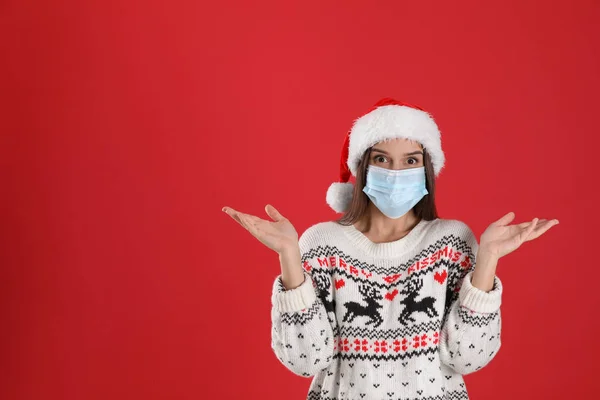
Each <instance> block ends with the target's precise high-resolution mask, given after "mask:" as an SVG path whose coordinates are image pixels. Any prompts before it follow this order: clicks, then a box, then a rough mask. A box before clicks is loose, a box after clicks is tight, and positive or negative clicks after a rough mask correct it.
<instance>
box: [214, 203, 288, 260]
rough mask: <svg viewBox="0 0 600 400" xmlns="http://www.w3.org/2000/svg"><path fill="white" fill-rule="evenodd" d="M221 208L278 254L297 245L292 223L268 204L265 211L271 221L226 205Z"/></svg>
mask: <svg viewBox="0 0 600 400" xmlns="http://www.w3.org/2000/svg"><path fill="white" fill-rule="evenodd" d="M222 210H223V211H224V212H225V213H226V214H227V215H229V216H230V217H231V218H233V219H234V220H235V221H237V222H238V223H239V224H240V225H241V226H243V227H244V228H246V229H247V230H248V232H250V233H251V234H252V235H253V236H254V237H255V238H257V239H258V240H259V241H260V242H261V243H262V244H264V245H265V246H267V247H268V248H270V249H271V250H273V251H276V252H277V253H278V254H280V255H281V254H283V253H286V252H287V251H288V250H290V249H296V248H297V247H298V232H296V229H295V228H294V226H293V225H292V223H291V222H290V221H289V220H288V219H287V218H285V217H284V216H283V215H281V213H280V212H279V211H277V210H276V209H275V207H273V206H272V205H270V204H267V205H266V207H265V211H266V212H267V215H268V216H269V217H271V218H272V219H273V221H267V220H265V219H262V218H259V217H257V216H254V215H250V214H245V213H242V212H239V211H236V210H234V209H233V208H231V207H227V206H226V207H223V209H222Z"/></svg>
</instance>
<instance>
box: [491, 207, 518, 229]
mask: <svg viewBox="0 0 600 400" xmlns="http://www.w3.org/2000/svg"><path fill="white" fill-rule="evenodd" d="M513 219H515V213H514V212H512V211H511V212H509V213H508V214H506V215H505V216H503V217H502V218H500V219H499V220H497V221H495V222H494V225H497V226H504V225H507V224H509V223H510V221H512V220H513Z"/></svg>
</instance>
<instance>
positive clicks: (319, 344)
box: [271, 234, 334, 377]
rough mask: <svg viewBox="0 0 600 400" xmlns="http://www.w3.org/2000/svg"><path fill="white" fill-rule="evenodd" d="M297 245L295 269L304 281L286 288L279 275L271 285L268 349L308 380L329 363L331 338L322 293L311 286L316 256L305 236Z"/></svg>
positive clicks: (283, 261)
mask: <svg viewBox="0 0 600 400" xmlns="http://www.w3.org/2000/svg"><path fill="white" fill-rule="evenodd" d="M299 245H300V249H301V254H302V256H301V262H299V263H298V269H299V270H300V273H301V276H303V279H304V281H303V282H302V283H301V284H300V285H299V286H297V287H296V285H295V284H292V286H291V287H293V288H291V289H286V286H285V285H284V278H283V277H282V275H279V276H277V278H276V279H275V282H274V284H273V291H272V297H271V301H272V308H271V322H272V325H271V348H272V349H273V351H274V352H275V355H276V356H277V358H278V359H279V360H280V361H281V362H282V363H283V365H285V366H286V368H288V369H289V370H290V371H292V372H294V373H295V374H297V375H300V376H305V377H309V376H313V375H315V374H316V373H317V372H318V371H320V370H322V369H325V368H327V367H328V366H329V365H330V364H331V363H332V359H333V353H334V350H333V349H334V340H333V337H334V336H333V328H332V325H331V323H330V322H329V319H328V315H327V310H326V308H325V306H324V304H323V301H322V300H321V297H322V295H323V293H322V292H321V291H320V289H319V287H318V286H316V285H315V284H314V280H313V274H314V272H315V270H317V269H319V265H318V262H316V261H313V258H314V257H316V254H315V255H314V256H313V255H312V252H311V251H310V247H311V245H310V244H309V243H308V240H307V237H306V234H304V235H302V237H301V238H300V240H299ZM281 262H282V268H283V263H285V262H286V257H281ZM282 270H285V269H282ZM290 275H292V274H290ZM330 282H331V281H330V280H329V285H331V283H330ZM329 291H330V292H331V289H329Z"/></svg>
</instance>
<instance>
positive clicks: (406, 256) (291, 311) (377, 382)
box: [271, 218, 502, 400]
mask: <svg viewBox="0 0 600 400" xmlns="http://www.w3.org/2000/svg"><path fill="white" fill-rule="evenodd" d="M299 244H300V250H301V255H302V267H303V269H304V276H305V280H304V283H302V284H301V285H300V286H299V287H297V288H294V289H291V290H285V288H284V286H283V284H282V282H281V276H277V277H276V279H275V282H274V285H273V291H272V297H271V299H272V305H273V306H272V309H271V320H272V328H271V347H272V349H273V351H274V353H275V355H276V356H277V358H278V359H279V360H280V361H281V363H282V364H283V365H284V366H285V367H286V368H288V369H289V370H290V371H292V372H293V373H295V374H297V375H300V376H304V377H313V379H312V383H311V385H310V389H309V392H308V396H307V399H311V400H317V399H321V400H333V399H335V400H355V399H365V400H369V399H377V400H379V399H385V400H397V399H402V400H404V399H411V400H417V399H423V400H425V399H427V400H434V399H435V400H438V399H439V400H443V399H452V400H455V399H469V396H468V394H467V390H466V387H465V382H464V380H463V378H462V376H463V375H465V374H469V373H472V372H475V371H477V370H479V369H481V368H483V367H484V366H485V365H487V364H488V363H489V362H490V361H491V360H492V359H493V358H494V356H495V355H496V354H497V353H498V350H499V348H500V344H501V342H500V330H501V318H500V304H501V295H502V284H501V281H500V279H499V278H498V277H497V276H496V277H495V278H494V286H493V288H492V290H490V291H489V292H485V291H482V290H480V289H478V288H475V287H473V286H472V284H471V276H472V273H473V270H474V268H475V260H476V255H477V249H478V243H477V240H476V238H475V236H474V234H473V232H472V231H471V230H470V229H469V227H468V226H467V225H466V224H465V223H463V222H461V221H458V220H449V219H439V218H438V219H435V220H432V221H425V220H421V221H420V222H419V223H418V224H417V225H416V226H415V227H414V228H413V229H412V230H411V231H410V232H409V233H408V234H407V235H406V236H404V237H403V238H401V239H399V240H396V241H394V242H388V243H374V242H371V241H370V240H369V239H368V238H367V237H366V236H365V235H364V234H363V233H361V232H360V231H358V230H357V229H356V228H355V227H354V226H353V225H349V226H344V225H340V224H338V223H336V222H335V221H328V222H321V223H317V224H315V225H313V226H311V227H310V228H308V229H307V230H306V231H305V232H304V233H303V234H302V235H301V237H300V240H299Z"/></svg>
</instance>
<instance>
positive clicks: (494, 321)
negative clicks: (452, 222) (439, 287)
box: [440, 225, 502, 375]
mask: <svg viewBox="0 0 600 400" xmlns="http://www.w3.org/2000/svg"><path fill="white" fill-rule="evenodd" d="M464 231H465V232H464V235H459V237H461V238H463V240H464V242H463V243H464V248H463V250H464V251H463V253H464V255H463V256H462V257H461V261H459V262H458V263H454V264H451V265H450V267H449V268H452V269H454V270H453V271H452V273H451V275H452V274H454V276H455V277H457V279H454V280H455V281H456V283H455V284H454V285H450V283H451V282H448V284H449V287H448V296H450V299H451V301H450V302H449V305H448V306H447V309H446V315H445V320H444V323H443V326H442V332H441V335H440V357H441V360H442V362H443V363H444V364H446V365H448V366H449V367H451V368H452V369H454V370H455V371H456V372H458V373H460V374H463V375H465V374H469V373H472V372H475V371H477V370H479V369H481V368H483V367H484V366H485V365H487V364H488V363H489V362H490V361H491V360H492V359H493V358H494V357H495V355H496V354H497V353H498V351H499V349H500V345H501V341H500V331H501V325H502V323H501V316H500V304H501V298H502V282H501V281H500V279H499V278H498V277H497V276H495V272H494V273H493V274H492V275H491V276H488V275H489V273H488V272H487V271H492V270H493V271H495V262H494V261H493V259H491V258H489V257H486V256H485V255H484V254H483V253H482V254H478V248H479V246H478V244H477V239H476V238H475V235H474V234H473V232H472V231H471V230H470V229H469V228H468V227H467V226H466V225H465V226H464ZM459 251H460V250H459ZM473 259H475V263H473V264H470V260H473ZM490 264H494V265H493V267H494V268H493V269H492V268H490ZM476 266H478V267H477V268H476ZM490 282H491V285H490ZM474 283H476V284H477V285H478V286H479V287H476V286H474ZM486 285H487V286H486ZM458 288H460V289H458ZM486 288H489V289H490V290H489V291H486V290H484V289H486ZM456 290H458V294H457V293H456Z"/></svg>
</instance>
